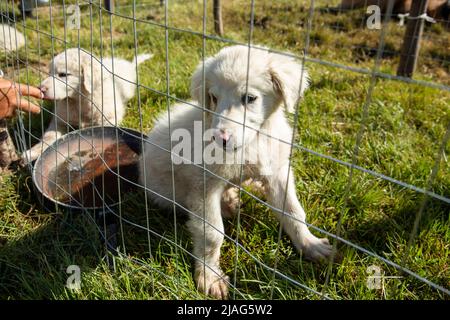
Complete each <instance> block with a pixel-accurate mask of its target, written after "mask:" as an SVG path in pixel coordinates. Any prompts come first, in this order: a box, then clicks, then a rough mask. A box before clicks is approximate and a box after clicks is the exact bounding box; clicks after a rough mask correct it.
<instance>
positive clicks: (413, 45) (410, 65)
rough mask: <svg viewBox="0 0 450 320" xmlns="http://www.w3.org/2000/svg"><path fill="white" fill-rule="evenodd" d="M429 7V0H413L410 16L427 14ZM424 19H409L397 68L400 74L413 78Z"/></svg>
mask: <svg viewBox="0 0 450 320" xmlns="http://www.w3.org/2000/svg"><path fill="white" fill-rule="evenodd" d="M427 7H428V0H413V3H412V7H411V11H410V12H409V17H412V18H415V17H419V16H421V15H422V14H424V13H425V14H426V12H427ZM424 20H425V19H422V18H417V19H408V24H407V26H406V31H405V36H404V38H403V44H402V50H401V54H400V63H399V65H398V69H397V75H398V76H402V77H408V78H411V77H412V75H413V73H414V70H415V69H416V65H417V58H418V56H419V48H420V40H421V38H422V33H423V26H424V24H425V21H424Z"/></svg>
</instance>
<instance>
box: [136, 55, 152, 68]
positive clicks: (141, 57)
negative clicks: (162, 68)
mask: <svg viewBox="0 0 450 320" xmlns="http://www.w3.org/2000/svg"><path fill="white" fill-rule="evenodd" d="M151 57H153V54H151V53H143V54H138V55H137V56H136V57H134V59H133V61H132V62H133V63H134V64H135V65H136V64H137V65H140V64H141V63H142V62H144V61H147V60H148V59H150V58H151Z"/></svg>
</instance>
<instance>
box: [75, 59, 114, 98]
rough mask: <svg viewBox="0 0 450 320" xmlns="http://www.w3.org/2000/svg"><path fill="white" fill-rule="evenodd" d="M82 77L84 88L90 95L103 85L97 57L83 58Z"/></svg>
mask: <svg viewBox="0 0 450 320" xmlns="http://www.w3.org/2000/svg"><path fill="white" fill-rule="evenodd" d="M104 72H108V71H106V70H105V71H104ZM81 77H82V79H81V83H82V85H83V88H84V89H85V90H86V91H87V92H89V93H92V89H95V88H96V87H98V86H101V85H102V83H101V69H100V63H99V62H98V61H97V59H96V58H95V57H91V56H90V55H83V56H82V57H81Z"/></svg>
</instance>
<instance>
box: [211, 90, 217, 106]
mask: <svg viewBox="0 0 450 320" xmlns="http://www.w3.org/2000/svg"><path fill="white" fill-rule="evenodd" d="M209 98H210V99H211V102H212V103H213V104H214V105H215V106H216V105H217V97H216V96H215V95H213V94H212V93H210V94H209Z"/></svg>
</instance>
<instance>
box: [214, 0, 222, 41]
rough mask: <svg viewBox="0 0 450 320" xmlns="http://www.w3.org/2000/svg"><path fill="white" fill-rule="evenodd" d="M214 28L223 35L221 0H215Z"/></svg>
mask: <svg viewBox="0 0 450 320" xmlns="http://www.w3.org/2000/svg"><path fill="white" fill-rule="evenodd" d="M213 9H214V30H215V32H216V33H217V34H218V35H219V36H223V21H222V5H221V3H220V0H214V8H213Z"/></svg>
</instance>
